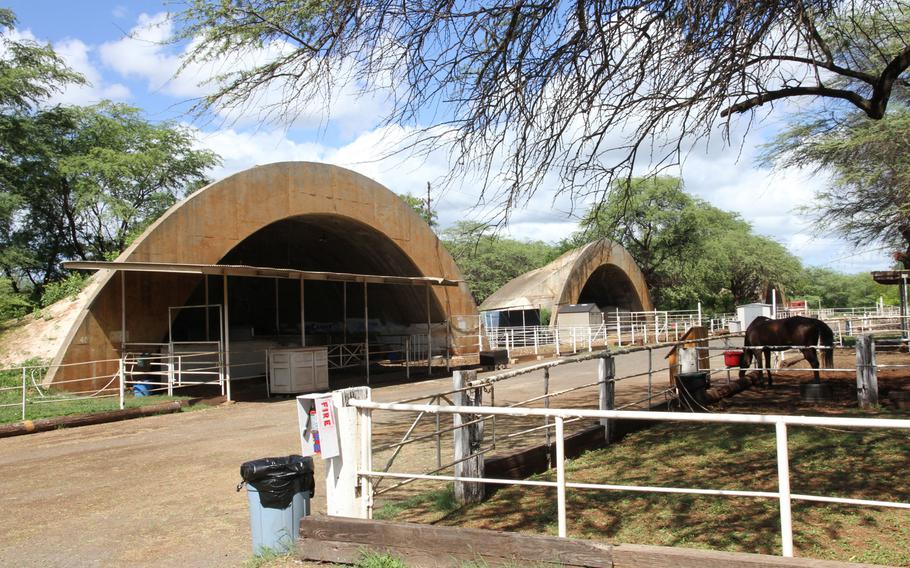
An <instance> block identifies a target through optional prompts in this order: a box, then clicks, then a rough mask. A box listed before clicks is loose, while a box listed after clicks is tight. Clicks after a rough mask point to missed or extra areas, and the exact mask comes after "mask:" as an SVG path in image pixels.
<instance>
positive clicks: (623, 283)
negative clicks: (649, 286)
mask: <svg viewBox="0 0 910 568" xmlns="http://www.w3.org/2000/svg"><path fill="white" fill-rule="evenodd" d="M576 303H578V304H597V307H598V308H600V309H601V311H604V312H607V313H609V312H611V311H615V310H616V309H617V308H619V310H620V311H629V312H639V311H642V309H643V306H642V304H641V298H639V296H638V292H636V290H635V286H634V285H633V284H632V280H631V279H630V278H629V276H628V275H627V274H626V273H625V272H623V270H622V269H621V268H619V267H617V266H613V265H611V264H604V265H603V266H601V267H599V268H598V269H597V270H595V271H594V272H593V273H592V274H591V276H590V277H588V280H587V282H585V285H584V287H582V289H581V293H580V294H579V295H578V300H577V302H576Z"/></svg>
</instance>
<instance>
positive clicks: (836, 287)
mask: <svg viewBox="0 0 910 568" xmlns="http://www.w3.org/2000/svg"><path fill="white" fill-rule="evenodd" d="M794 294H795V297H797V298H800V299H805V300H808V302H809V305H810V307H812V308H816V307H818V303H819V301H820V302H821V306H822V307H826V308H844V307H856V306H874V305H875V304H876V303H878V299H879V298H880V297H881V298H884V300H885V304H887V305H892V306H896V305H898V304H900V300H899V298H898V287H897V286H885V285H884V284H879V283H877V282H876V281H874V280H873V279H872V275H871V274H869V273H868V272H860V273H858V274H842V273H840V272H835V271H833V270H828V269H826V268H816V267H809V268H806V269H805V271H804V272H803V275H802V278H801V280H800V283H799V284H798V285H797V286H796V288H795V289H794Z"/></svg>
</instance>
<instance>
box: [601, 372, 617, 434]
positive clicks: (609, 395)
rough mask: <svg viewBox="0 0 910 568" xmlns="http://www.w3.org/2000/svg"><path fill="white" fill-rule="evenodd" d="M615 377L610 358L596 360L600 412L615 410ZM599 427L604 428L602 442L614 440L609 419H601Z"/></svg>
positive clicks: (611, 422) (611, 423) (611, 421)
mask: <svg viewBox="0 0 910 568" xmlns="http://www.w3.org/2000/svg"><path fill="white" fill-rule="evenodd" d="M615 375H616V361H614V359H613V358H612V357H603V358H602V359H598V360H597V383H598V384H597V387H598V394H599V396H598V408H599V409H600V410H613V409H614V408H615V406H614V398H615V393H616V383H614V382H613V377H614V376H615ZM600 425H601V426H603V427H604V441H605V442H606V443H608V444H609V443H610V442H612V441H613V438H614V428H613V420H612V419H611V418H601V419H600Z"/></svg>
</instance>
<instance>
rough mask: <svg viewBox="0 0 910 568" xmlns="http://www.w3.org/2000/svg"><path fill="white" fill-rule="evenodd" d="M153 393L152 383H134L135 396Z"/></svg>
mask: <svg viewBox="0 0 910 568" xmlns="http://www.w3.org/2000/svg"><path fill="white" fill-rule="evenodd" d="M150 394H152V385H147V384H145V383H138V384H135V385H133V396H135V397H137V398H139V397H142V396H148V395H150Z"/></svg>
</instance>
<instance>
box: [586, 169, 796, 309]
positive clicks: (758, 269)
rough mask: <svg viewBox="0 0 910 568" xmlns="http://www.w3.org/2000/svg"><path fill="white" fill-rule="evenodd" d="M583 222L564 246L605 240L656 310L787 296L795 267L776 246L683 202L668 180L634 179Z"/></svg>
mask: <svg viewBox="0 0 910 568" xmlns="http://www.w3.org/2000/svg"><path fill="white" fill-rule="evenodd" d="M619 183H623V184H627V185H626V186H625V187H624V188H623V189H622V191H614V192H612V193H611V194H610V196H609V198H608V199H607V201H606V202H605V203H604V204H603V206H601V207H594V208H592V209H591V210H590V211H589V212H588V213H587V214H586V215H585V217H584V218H583V219H582V221H581V224H580V225H581V230H580V231H579V232H578V233H576V234H575V235H573V237H572V239H571V241H570V243H569V244H570V246H572V247H575V246H580V245H582V244H584V243H586V242H590V241H593V240H597V239H601V238H609V239H611V240H613V241H615V242H618V243H619V244H621V245H622V246H623V247H625V248H626V250H628V251H629V254H631V255H632V257H633V258H634V259H635V261H636V262H637V264H638V266H639V267H640V269H641V271H642V274H643V276H644V278H645V281H646V282H647V284H648V288H649V290H650V292H651V297H652V300H653V301H654V304H655V306H657V307H658V308H660V309H692V308H694V307H695V305H696V304H697V303H698V302H699V301H700V302H702V304H703V306H704V307H705V308H706V309H708V310H712V311H718V312H729V311H731V310H732V309H733V307H734V306H735V305H737V304H740V303H743V302H750V301H754V300H756V299H759V298H761V297H763V296H764V294H765V291H766V289H768V287H769V286H777V287H784V288H788V287H789V286H790V285H791V284H793V283H794V282H795V281H796V280H797V278H798V276H799V273H800V270H801V265H800V263H799V260H797V259H796V258H795V257H794V256H793V255H791V254H790V253H789V252H787V250H786V249H785V248H784V247H783V246H782V245H780V244H779V243H777V242H775V241H773V240H771V239H768V238H766V237H762V236H759V235H755V234H754V233H752V228H751V226H750V225H749V224H748V223H746V222H745V221H743V220H742V219H741V218H740V217H739V216H738V215H736V214H735V213H730V212H727V211H722V210H720V209H717V208H715V207H713V206H711V205H709V204H708V203H706V202H705V201H703V200H701V199H697V198H694V197H692V196H690V195H689V194H687V193H686V192H685V191H684V189H683V185H682V182H681V181H680V180H679V179H677V178H672V177H656V178H654V177H651V178H633V179H632V180H631V181H630V182H625V181H622V182H619Z"/></svg>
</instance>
